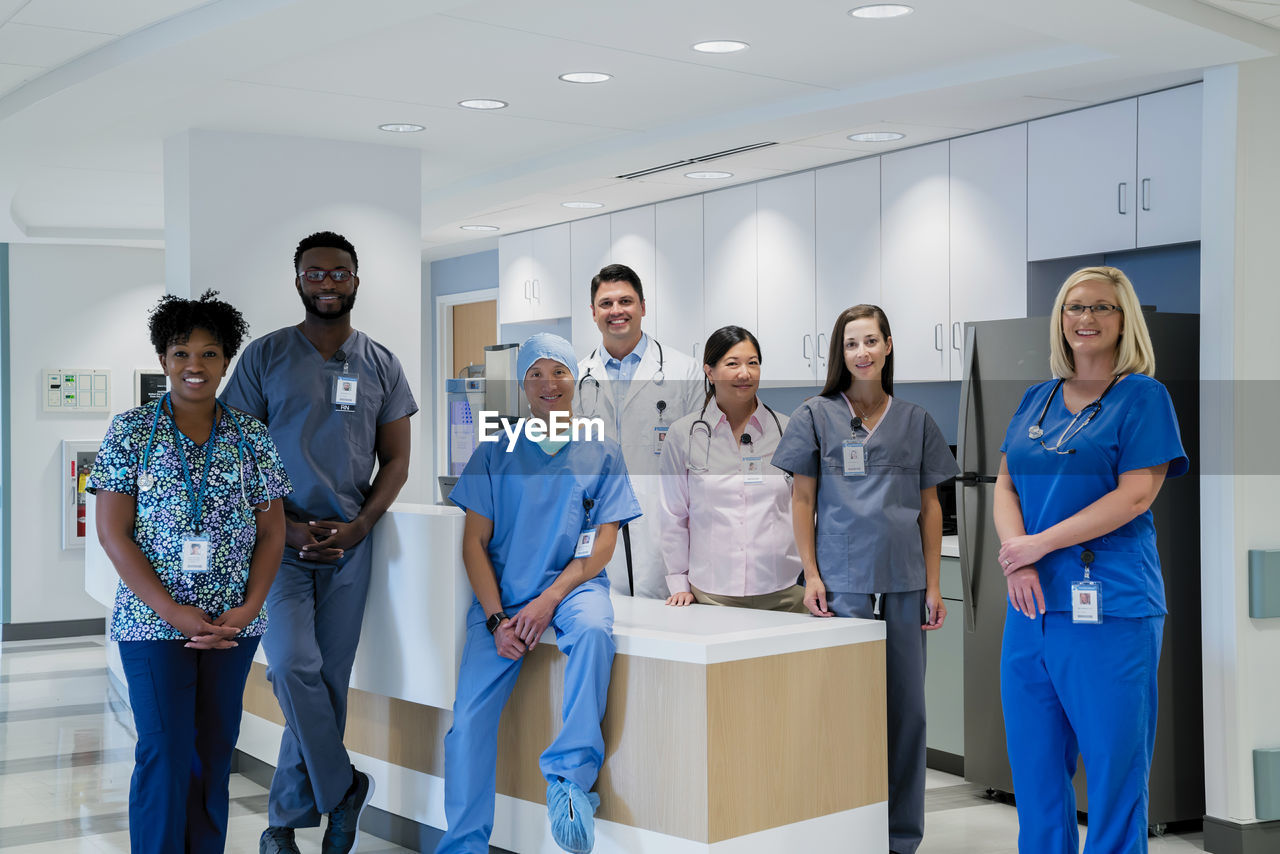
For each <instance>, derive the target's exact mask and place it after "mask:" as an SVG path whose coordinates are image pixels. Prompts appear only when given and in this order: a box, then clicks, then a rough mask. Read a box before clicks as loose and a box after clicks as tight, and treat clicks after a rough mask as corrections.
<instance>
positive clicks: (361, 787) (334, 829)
mask: <svg viewBox="0 0 1280 854" xmlns="http://www.w3.org/2000/svg"><path fill="white" fill-rule="evenodd" d="M351 773H352V775H353V776H354V777H355V780H354V782H352V784H351V788H350V789H348V790H347V794H346V796H345V797H344V798H343V799H342V802H341V803H339V804H338V805H337V806H336V807H334V808H333V812H331V813H329V826H328V827H326V828H325V829H324V839H322V840H321V841H320V852H321V854H349V852H351V851H354V850H356V846H357V845H358V844H359V843H360V816H361V815H363V814H364V810H365V807H367V806H369V801H370V799H371V798H372V797H373V778H372V777H370V776H369V775H368V774H366V773H364V772H363V771H357V770H356V769H355V768H352V769H351Z"/></svg>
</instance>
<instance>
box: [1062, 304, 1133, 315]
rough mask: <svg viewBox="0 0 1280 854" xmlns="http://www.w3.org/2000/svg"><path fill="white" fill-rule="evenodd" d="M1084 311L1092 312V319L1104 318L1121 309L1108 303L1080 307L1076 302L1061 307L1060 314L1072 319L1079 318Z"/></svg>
mask: <svg viewBox="0 0 1280 854" xmlns="http://www.w3.org/2000/svg"><path fill="white" fill-rule="evenodd" d="M1086 311H1091V312H1093V316H1094V317H1106V316H1108V315H1109V314H1111V312H1113V311H1121V308H1120V306H1118V305H1112V304H1111V303H1109V302H1100V303H1098V304H1097V305H1081V304H1080V303H1078V302H1070V303H1067V304H1066V305H1064V306H1063V307H1062V313H1063V314H1069V315H1071V316H1072V317H1080V316H1081V315H1083V314H1084V313H1085V312H1086Z"/></svg>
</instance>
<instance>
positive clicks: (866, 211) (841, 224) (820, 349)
mask: <svg viewBox="0 0 1280 854" xmlns="http://www.w3.org/2000/svg"><path fill="white" fill-rule="evenodd" d="M814 177H815V183H816V188H815V189H816V199H815V208H816V223H815V226H816V239H815V244H816V247H815V248H816V253H817V258H816V262H817V263H816V267H815V273H816V279H817V287H816V289H815V315H814V329H815V332H816V334H815V336H814V347H815V348H816V350H817V359H816V361H815V364H814V379H815V380H816V381H817V382H818V383H819V384H821V383H823V382H825V381H826V378H827V357H828V354H829V351H830V348H831V339H830V335H831V330H832V327H833V326H834V325H835V322H836V318H837V317H838V316H839V315H840V312H842V311H844V310H845V309H846V308H849V307H851V306H855V305H859V304H860V303H870V304H872V305H879V304H880V158H879V157H867V158H865V159H863V160H855V161H853V162H852V163H842V164H840V165H839V166H831V167H828V168H826V169H819V170H818V171H817V173H816V174H815V176H814ZM841 331H842V332H843V330H841Z"/></svg>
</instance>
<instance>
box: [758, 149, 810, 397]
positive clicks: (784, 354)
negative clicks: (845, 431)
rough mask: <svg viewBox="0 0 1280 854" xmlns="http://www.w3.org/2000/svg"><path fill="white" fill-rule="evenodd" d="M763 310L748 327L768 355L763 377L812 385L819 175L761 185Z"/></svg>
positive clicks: (789, 177)
mask: <svg viewBox="0 0 1280 854" xmlns="http://www.w3.org/2000/svg"><path fill="white" fill-rule="evenodd" d="M756 235H757V237H756V253H757V258H758V264H759V269H758V273H757V281H758V282H759V285H758V287H759V295H758V297H757V301H756V302H757V306H758V309H759V311H758V314H759V317H760V318H761V319H763V320H764V324H763V325H761V326H759V327H758V328H752V327H750V326H748V327H747V328H748V329H750V330H751V332H753V333H755V335H756V337H757V338H758V339H759V341H760V349H761V350H762V351H763V352H762V354H761V355H766V354H767V357H768V358H767V361H765V362H764V363H763V364H764V366H765V367H764V369H763V371H762V374H761V376H762V379H764V380H766V381H768V382H771V383H785V384H787V385H811V384H812V383H813V382H814V378H815V376H816V373H815V372H816V370H817V368H816V365H817V363H818V358H817V351H816V348H817V345H816V342H815V337H816V336H815V330H814V325H813V313H814V251H815V250H814V176H813V173H812V172H801V173H799V174H796V175H787V176H785V177H783V178H773V179H771V180H768V181H761V182H760V183H759V184H757V185H756Z"/></svg>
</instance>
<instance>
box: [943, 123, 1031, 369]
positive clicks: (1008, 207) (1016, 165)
mask: <svg viewBox="0 0 1280 854" xmlns="http://www.w3.org/2000/svg"><path fill="white" fill-rule="evenodd" d="M1026 201H1027V126H1026V125H1025V124H1022V125H1013V126H1011V127H1006V128H1000V129H998V130H993V131H988V132H986V133H978V134H974V135H972V136H964V137H960V138H959V139H953V140H951V204H950V207H951V276H950V278H951V325H950V328H949V330H948V334H947V336H946V338H947V350H948V352H949V362H950V376H951V379H953V380H958V379H961V378H962V377H963V373H964V369H963V355H964V353H963V350H964V334H963V328H964V324H965V323H969V322H976V321H979V320H1001V319H1003V318H1007V317H1026V316H1027V256H1026V249H1025V247H1026V245H1027V215H1026Z"/></svg>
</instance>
